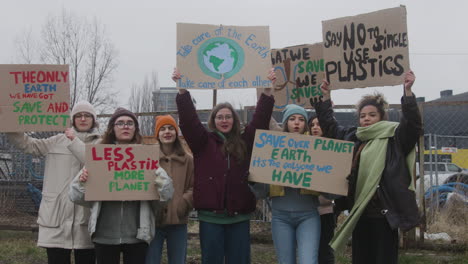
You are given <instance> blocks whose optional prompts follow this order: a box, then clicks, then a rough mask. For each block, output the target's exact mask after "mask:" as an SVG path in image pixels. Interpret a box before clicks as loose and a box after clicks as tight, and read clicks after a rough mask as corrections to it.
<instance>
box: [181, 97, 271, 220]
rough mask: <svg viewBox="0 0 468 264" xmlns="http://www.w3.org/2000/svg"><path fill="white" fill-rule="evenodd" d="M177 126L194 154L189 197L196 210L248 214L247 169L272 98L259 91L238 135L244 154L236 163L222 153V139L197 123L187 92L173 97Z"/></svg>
mask: <svg viewBox="0 0 468 264" xmlns="http://www.w3.org/2000/svg"><path fill="white" fill-rule="evenodd" d="M176 103H177V109H178V111H179V118H180V123H179V124H180V128H181V130H182V133H183V135H184V137H185V140H186V141H187V143H188V145H189V147H190V149H191V150H192V153H193V156H194V167H195V173H194V188H193V200H194V207H195V208H196V209H197V210H206V211H211V212H216V213H224V212H225V210H227V213H228V215H237V214H248V213H251V212H253V211H254V210H255V204H256V202H255V196H254V194H253V193H252V192H251V191H250V188H249V187H248V184H247V182H248V169H249V163H250V156H251V154H252V147H253V142H254V138H255V131H256V129H268V125H269V122H270V118H271V113H272V111H273V105H274V99H273V97H272V96H266V95H264V94H262V96H261V97H260V99H259V101H258V103H257V108H256V110H255V113H254V115H253V119H252V121H251V122H250V123H249V124H248V125H247V126H246V127H245V130H244V132H243V133H242V135H241V138H242V140H243V141H244V142H245V144H246V146H247V156H246V158H245V159H244V160H243V161H242V162H239V161H238V160H237V159H236V158H235V157H232V156H231V155H229V154H227V153H226V154H225V153H224V152H223V146H224V140H223V138H221V136H220V135H218V134H217V133H216V132H208V131H207V130H206V129H205V128H204V127H203V125H202V123H201V122H200V119H199V118H198V115H197V112H196V110H195V106H194V105H193V102H192V100H191V97H190V93H189V92H187V93H185V94H178V95H177V97H176Z"/></svg>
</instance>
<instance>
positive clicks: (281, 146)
mask: <svg viewBox="0 0 468 264" xmlns="http://www.w3.org/2000/svg"><path fill="white" fill-rule="evenodd" d="M353 148H354V143H353V142H349V141H343V140H336V139H329V138H321V137H312V136H307V135H299V134H292V133H285V132H275V131H267V130H257V132H256V135H255V142H254V148H253V153H252V159H251V161H250V177H249V180H251V181H256V182H263V183H269V184H274V185H282V186H289V187H295V188H303V189H310V190H315V191H321V192H327V193H335V194H342V195H346V193H347V191H348V189H347V182H346V177H347V176H348V175H349V172H350V169H351V160H352V155H353Z"/></svg>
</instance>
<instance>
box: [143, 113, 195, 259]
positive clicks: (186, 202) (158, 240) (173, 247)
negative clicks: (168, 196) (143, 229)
mask: <svg viewBox="0 0 468 264" xmlns="http://www.w3.org/2000/svg"><path fill="white" fill-rule="evenodd" d="M177 132H178V131H177V124H176V122H175V120H174V118H172V117H171V116H170V115H165V116H158V117H156V125H155V130H154V134H155V135H156V137H157V139H158V143H159V146H160V148H161V154H160V158H159V162H160V165H161V167H162V168H164V169H165V170H166V171H167V173H168V174H169V176H170V177H171V178H172V184H173V185H174V195H173V197H172V200H171V201H170V202H169V204H168V206H167V208H166V210H165V211H164V213H163V214H162V215H161V217H160V219H159V221H158V222H157V227H156V235H155V238H154V239H153V241H152V242H151V244H150V246H149V248H148V253H147V255H146V264H159V263H161V257H162V251H163V245H164V241H166V243H167V255H168V263H169V264H183V263H185V258H186V253H187V221H188V214H189V212H190V211H191V210H192V207H193V206H192V203H193V197H192V188H193V157H192V156H191V155H190V154H188V153H187V152H186V151H185V150H184V148H183V147H182V144H181V142H180V139H179V137H178V133H177Z"/></svg>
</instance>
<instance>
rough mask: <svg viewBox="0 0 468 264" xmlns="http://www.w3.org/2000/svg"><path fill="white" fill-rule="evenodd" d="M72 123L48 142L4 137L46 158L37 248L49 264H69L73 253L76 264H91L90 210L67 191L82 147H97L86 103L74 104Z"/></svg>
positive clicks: (20, 135)
mask: <svg viewBox="0 0 468 264" xmlns="http://www.w3.org/2000/svg"><path fill="white" fill-rule="evenodd" d="M71 119H72V123H73V126H72V127H71V128H68V129H67V130H66V131H65V133H64V134H58V135H55V136H52V137H49V138H45V139H37V138H32V137H30V136H28V135H27V134H24V133H7V136H8V138H9V141H10V142H11V143H13V144H14V145H15V146H16V147H17V148H19V149H21V150H22V151H24V152H25V153H28V154H32V155H36V156H43V157H45V158H46V161H45V172H44V182H43V188H42V201H41V205H40V207H39V216H38V220H37V223H38V225H39V236H38V241H37V245H38V246H39V247H44V248H46V250H47V258H48V263H49V264H68V263H71V260H70V258H71V251H72V250H74V256H75V263H76V264H94V263H95V253H94V245H93V243H92V242H91V238H90V236H89V233H88V219H89V215H90V212H89V209H88V208H84V207H82V206H78V205H75V204H74V203H72V202H71V201H70V199H69V198H68V188H69V185H70V183H71V181H72V180H73V178H74V177H75V175H76V174H77V173H78V172H79V171H80V170H81V168H82V167H83V164H84V159H85V144H94V143H96V142H97V141H98V140H99V138H100V135H99V133H98V130H97V127H98V123H97V120H96V112H95V110H94V108H93V106H92V105H91V104H90V103H89V102H86V101H82V102H78V103H77V104H75V106H74V107H73V110H72V112H71Z"/></svg>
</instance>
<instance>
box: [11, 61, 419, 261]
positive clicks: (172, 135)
mask: <svg viewBox="0 0 468 264" xmlns="http://www.w3.org/2000/svg"><path fill="white" fill-rule="evenodd" d="M180 78H181V73H180V72H179V71H178V70H177V69H175V70H174V73H173V75H172V79H173V80H174V81H178V80H179V79H180ZM268 78H269V79H270V80H271V82H272V84H273V87H275V82H276V75H275V73H274V71H273V70H271V71H270V72H269V74H268ZM414 81H415V76H414V74H413V73H412V72H411V71H410V72H408V73H406V75H405V82H404V95H403V97H402V99H401V104H402V113H403V115H402V118H401V121H400V122H399V123H397V122H390V121H387V119H388V118H387V112H386V110H387V102H386V101H385V99H384V97H383V95H382V94H374V95H368V96H364V97H363V98H362V99H361V100H360V101H359V103H358V104H357V114H358V126H357V127H342V126H340V125H339V124H338V123H337V121H336V119H335V117H334V112H333V108H332V101H331V89H330V84H329V83H328V82H327V81H323V83H322V86H321V93H322V98H321V100H319V101H317V102H316V103H314V104H313V106H314V108H315V112H316V116H314V117H309V114H308V113H307V111H306V110H305V109H304V108H302V107H300V106H297V105H293V104H291V105H287V106H286V108H285V109H284V111H283V118H282V122H281V126H280V125H278V124H277V123H276V122H274V120H272V118H271V116H272V111H273V107H274V102H275V100H274V97H273V95H272V88H266V89H264V92H263V93H262V94H261V96H260V98H259V99H258V102H257V106H256V109H255V113H254V115H253V118H252V120H251V121H250V122H249V124H246V126H245V127H243V128H242V127H241V122H240V118H239V116H238V115H237V113H236V111H235V110H234V108H233V107H232V105H230V104H229V103H221V104H218V105H216V106H215V107H214V108H213V110H212V112H211V114H210V117H209V120H208V129H206V128H205V127H204V126H203V124H202V122H201V121H200V119H199V117H198V115H197V112H196V109H195V106H194V104H193V101H192V99H191V95H190V92H188V91H187V90H184V89H179V92H178V94H177V97H176V103H177V109H178V115H179V125H177V123H176V121H175V120H174V118H172V117H171V116H169V115H166V116H158V117H157V118H156V125H155V130H154V133H155V134H154V135H155V136H156V138H157V140H158V143H159V148H160V159H159V162H160V168H159V169H157V170H156V171H155V172H154V175H155V181H154V184H155V185H156V187H157V189H158V193H159V196H160V197H159V200H152V201H93V202H90V201H85V199H84V195H85V184H86V182H87V180H88V178H90V177H97V175H92V174H91V173H89V172H88V170H87V169H86V168H84V167H83V166H84V162H85V144H143V138H142V135H141V134H140V125H139V122H138V118H137V117H136V115H135V114H134V113H132V112H131V111H129V110H127V109H124V108H118V109H116V110H115V112H114V114H113V115H112V116H111V117H110V119H109V122H108V124H107V127H106V130H105V132H104V134H103V135H100V134H99V133H98V122H97V118H96V111H95V109H94V108H93V106H92V105H91V104H89V103H88V102H79V103H77V104H75V106H74V107H73V109H72V111H71V120H72V127H71V128H69V129H67V130H66V131H65V133H64V134H58V135H56V136H53V137H50V138H45V139H37V138H33V137H31V136H28V135H27V134H23V133H7V135H8V138H9V139H10V141H11V142H12V143H13V144H15V145H16V146H17V147H18V148H20V149H22V150H23V151H24V152H25V153H31V154H34V155H39V156H45V157H46V165H45V175H44V183H43V192H42V194H43V197H42V201H41V205H40V209H39V216H38V221H37V223H38V225H39V237H38V246H40V247H44V248H46V251H47V256H48V263H49V264H55V263H60V264H64V263H71V259H70V258H71V252H72V251H74V252H73V255H74V258H75V260H74V263H76V264H88V263H96V262H97V263H112V264H114V263H115V264H117V263H120V258H121V254H122V255H123V263H132V264H137V263H148V264H153V263H161V258H162V252H163V245H164V241H166V244H167V259H168V263H171V264H174V263H185V262H186V254H187V221H188V214H189V212H190V211H191V210H192V208H195V209H196V210H197V211H198V218H199V236H200V247H201V257H202V263H207V264H211V263H214V264H217V263H228V264H232V263H236V264H238V263H240V264H242V263H250V259H251V252H250V218H251V213H252V212H254V211H255V209H256V201H257V199H259V198H266V197H268V199H269V201H271V209H272V223H271V225H272V237H273V241H274V245H275V250H276V255H277V259H278V262H279V263H287V264H292V263H296V261H297V262H298V263H302V264H304V263H320V264H322V263H334V262H335V260H334V250H333V249H335V250H337V249H340V248H341V247H342V246H343V245H344V244H346V243H347V241H348V240H349V238H350V236H351V235H352V260H353V263H355V264H363V263H364V264H366V263H372V264H373V263H397V262H398V229H401V230H408V229H411V228H413V227H414V226H416V225H417V224H418V223H419V215H418V209H417V205H416V201H415V193H414V185H413V180H412V171H413V169H412V165H413V164H414V148H415V144H416V142H417V140H418V136H419V135H420V134H421V131H422V124H421V117H420V114H419V112H418V108H417V105H416V100H415V96H414V94H413V93H412V90H411V88H412V85H413V83H414ZM179 127H180V130H181V132H182V134H183V136H184V138H185V140H186V142H187V144H188V147H189V148H190V151H191V154H189V153H188V152H187V151H186V150H185V149H184V147H183V145H182V143H181V140H180V139H179ZM257 129H272V130H280V131H283V132H288V133H295V134H306V135H312V136H323V137H328V138H335V139H344V140H348V141H353V142H354V143H355V148H354V155H353V161H352V168H351V173H350V175H349V176H348V178H347V179H348V183H349V191H348V196H347V197H339V196H337V195H332V194H327V193H319V192H315V191H311V190H306V189H298V188H291V187H282V186H276V185H268V184H262V183H254V182H249V180H248V176H249V164H250V158H251V155H252V149H253V144H254V137H255V131H256V130H257ZM256 196H257V197H256ZM333 199H337V203H336V204H341V205H344V206H340V210H344V209H347V210H349V213H350V214H349V216H348V218H347V219H346V220H345V222H344V223H343V225H342V226H341V227H340V229H339V230H338V231H337V233H336V234H335V235H334V230H335V227H336V217H337V214H338V213H339V210H336V206H335V210H334V203H333V201H332V200H333ZM338 201H339V202H340V203H338ZM332 238H333V239H332Z"/></svg>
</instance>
